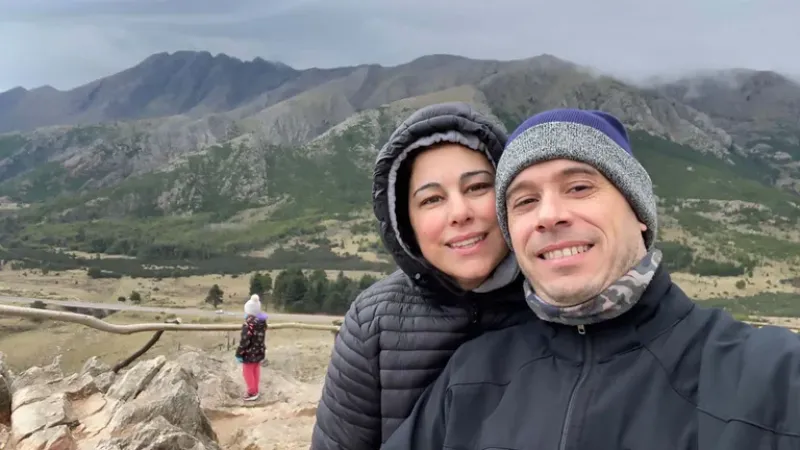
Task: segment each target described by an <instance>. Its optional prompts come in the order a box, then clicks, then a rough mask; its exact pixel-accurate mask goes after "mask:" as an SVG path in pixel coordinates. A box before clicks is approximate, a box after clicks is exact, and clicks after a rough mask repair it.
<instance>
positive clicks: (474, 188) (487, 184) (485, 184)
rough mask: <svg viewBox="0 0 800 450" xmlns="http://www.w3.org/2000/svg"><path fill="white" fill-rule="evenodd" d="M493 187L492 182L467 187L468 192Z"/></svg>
mask: <svg viewBox="0 0 800 450" xmlns="http://www.w3.org/2000/svg"><path fill="white" fill-rule="evenodd" d="M491 187H492V184H491V183H478V184H473V185H472V186H470V187H468V188H467V192H476V191H483V190H486V189H491Z"/></svg>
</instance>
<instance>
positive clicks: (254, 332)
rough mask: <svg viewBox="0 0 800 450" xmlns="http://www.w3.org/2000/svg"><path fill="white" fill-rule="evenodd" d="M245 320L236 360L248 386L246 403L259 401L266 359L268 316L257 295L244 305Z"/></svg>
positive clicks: (245, 397) (252, 296)
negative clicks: (262, 309) (262, 308)
mask: <svg viewBox="0 0 800 450" xmlns="http://www.w3.org/2000/svg"><path fill="white" fill-rule="evenodd" d="M244 314H245V320H244V324H243V325H242V337H241V340H240V342H239V348H237V349H236V359H237V360H238V361H239V362H241V363H242V375H243V376H244V382H245V384H247V393H246V394H245V396H244V401H254V400H257V399H258V397H259V395H260V393H259V389H258V385H259V381H260V379H261V364H260V363H261V361H262V360H263V359H264V353H265V352H266V346H265V344H264V340H265V339H266V334H267V315H266V314H265V313H263V312H261V300H260V299H259V297H258V295H257V294H253V295H251V296H250V300H248V301H247V303H245V304H244Z"/></svg>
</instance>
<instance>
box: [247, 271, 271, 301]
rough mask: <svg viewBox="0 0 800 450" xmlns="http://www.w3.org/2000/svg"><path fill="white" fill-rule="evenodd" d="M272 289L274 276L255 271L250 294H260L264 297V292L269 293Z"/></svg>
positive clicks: (251, 278) (251, 280)
mask: <svg viewBox="0 0 800 450" xmlns="http://www.w3.org/2000/svg"><path fill="white" fill-rule="evenodd" d="M271 290H272V277H271V276H270V275H269V273H258V272H256V273H254V274H253V276H251V277H250V293H249V295H253V294H258V296H259V297H261V298H262V299H263V298H264V294H268V293H269V292H270V291H271Z"/></svg>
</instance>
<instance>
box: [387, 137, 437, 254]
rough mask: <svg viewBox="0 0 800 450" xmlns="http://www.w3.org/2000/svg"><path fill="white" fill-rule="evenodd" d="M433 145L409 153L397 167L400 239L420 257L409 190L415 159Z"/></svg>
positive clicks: (397, 209) (396, 189) (396, 190)
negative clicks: (412, 220)
mask: <svg viewBox="0 0 800 450" xmlns="http://www.w3.org/2000/svg"><path fill="white" fill-rule="evenodd" d="M431 148H433V147H426V148H421V149H419V150H418V151H415V152H413V153H412V154H410V155H408V157H407V158H406V159H405V161H403V162H402V163H401V164H400V167H398V169H397V179H396V181H395V185H394V186H395V198H396V199H397V202H396V203H395V214H396V215H397V228H398V233H400V239H401V240H402V241H403V242H405V244H406V246H408V249H409V250H410V251H411V252H413V253H414V255H417V256H419V257H422V251H421V250H420V248H419V244H418V243H417V237H416V235H415V234H414V228H413V227H412V226H411V217H410V216H409V213H408V208H409V204H408V202H409V197H408V190H409V188H410V185H411V168H412V167H413V166H414V161H415V160H416V159H417V157H418V156H419V155H420V154H422V153H423V152H425V151H427V150H430V149H431Z"/></svg>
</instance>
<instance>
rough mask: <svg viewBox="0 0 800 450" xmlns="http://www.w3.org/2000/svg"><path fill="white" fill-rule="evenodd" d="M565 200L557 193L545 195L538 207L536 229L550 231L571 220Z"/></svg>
mask: <svg viewBox="0 0 800 450" xmlns="http://www.w3.org/2000/svg"><path fill="white" fill-rule="evenodd" d="M568 215H569V214H568V211H567V209H566V208H565V204H564V202H563V201H562V200H561V199H560V198H558V196H556V195H545V196H542V198H541V199H539V205H538V207H537V208H536V229H537V230H538V231H542V232H544V231H549V230H552V229H554V228H556V227H557V226H560V225H564V224H566V223H568V222H569V220H568Z"/></svg>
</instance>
